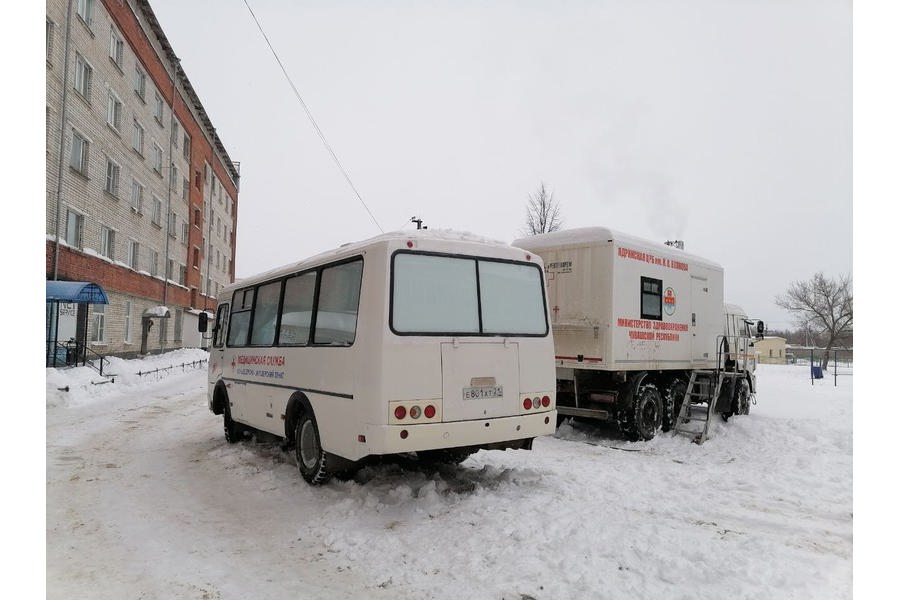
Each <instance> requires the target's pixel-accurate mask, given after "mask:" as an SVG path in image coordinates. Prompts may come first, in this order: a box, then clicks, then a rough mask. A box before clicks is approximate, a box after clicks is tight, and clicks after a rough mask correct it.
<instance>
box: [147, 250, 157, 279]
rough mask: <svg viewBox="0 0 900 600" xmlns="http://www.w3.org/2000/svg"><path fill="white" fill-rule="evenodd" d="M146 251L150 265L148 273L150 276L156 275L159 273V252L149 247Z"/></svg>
mask: <svg viewBox="0 0 900 600" xmlns="http://www.w3.org/2000/svg"><path fill="white" fill-rule="evenodd" d="M148 253H149V255H150V256H149V261H148V262H149V267H150V269H149V271H150V275H151V276H152V277H156V276H157V275H159V252H157V251H156V250H154V249H153V248H150V250H149V251H148Z"/></svg>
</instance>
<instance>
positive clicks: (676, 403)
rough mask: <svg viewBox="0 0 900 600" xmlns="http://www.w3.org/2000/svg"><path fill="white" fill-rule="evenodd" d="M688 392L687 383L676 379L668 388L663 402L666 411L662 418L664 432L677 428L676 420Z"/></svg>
mask: <svg viewBox="0 0 900 600" xmlns="http://www.w3.org/2000/svg"><path fill="white" fill-rule="evenodd" d="M686 391H687V383H685V382H684V380H683V379H674V380H672V383H670V384H669V386H668V387H667V388H666V395H665V399H664V401H663V404H664V410H663V417H662V430H663V431H669V430H670V429H672V428H673V427H675V420H676V419H678V415H679V413H680V412H681V405H682V403H683V402H684V394H685V392H686Z"/></svg>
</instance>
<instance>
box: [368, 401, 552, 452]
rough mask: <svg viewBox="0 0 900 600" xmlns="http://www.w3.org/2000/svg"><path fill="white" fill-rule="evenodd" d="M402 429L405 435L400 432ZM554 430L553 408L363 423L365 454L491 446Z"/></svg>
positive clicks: (546, 433) (547, 433)
mask: <svg viewBox="0 0 900 600" xmlns="http://www.w3.org/2000/svg"><path fill="white" fill-rule="evenodd" d="M404 431H405V432H406V437H405V438H404V437H402V436H403V432H404ZM555 432H556V410H555V409H554V410H549V411H546V412H540V413H535V414H530V415H518V416H513V417H504V418H496V419H478V420H474V421H455V422H451V423H427V424H426V423H422V424H417V425H366V438H365V439H366V442H365V444H366V446H367V450H366V452H365V453H366V454H400V453H403V452H415V451H417V450H436V449H440V448H458V447H462V446H476V447H477V446H491V445H496V444H497V443H498V442H507V441H513V440H522V439H526V438H534V437H538V436H541V435H552V434H553V433H555Z"/></svg>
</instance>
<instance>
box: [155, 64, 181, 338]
mask: <svg viewBox="0 0 900 600" xmlns="http://www.w3.org/2000/svg"><path fill="white" fill-rule="evenodd" d="M172 58H173V60H174V67H175V68H174V73H173V74H172V118H171V119H170V121H169V173H168V175H169V176H168V180H169V181H167V182H166V190H167V191H166V254H165V267H164V270H163V273H164V274H165V277H163V306H165V307H168V302H169V240H170V239H171V238H172V233H176V235H177V232H173V231H171V227H172V169H174V168H175V157H174V156H173V153H172V147H173V146H174V143H175V99H176V94H177V92H178V90H177V82H178V69H179V65H180V64H181V61H180V60H179V59H178V58H177V57H175V56H173V57H172ZM174 275H175V269H174V268H173V269H172V276H174ZM168 334H169V327H168V325H167V326H166V339H165V341H163V343H162V345H161V347H160V351H162V350H163V349H164V348H165V344H166V342H168V341H169V340H168V337H169V336H168Z"/></svg>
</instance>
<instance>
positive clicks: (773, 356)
mask: <svg viewBox="0 0 900 600" xmlns="http://www.w3.org/2000/svg"><path fill="white" fill-rule="evenodd" d="M786 346H787V340H786V339H784V338H783V337H778V336H774V335H773V336H766V337H764V338H762V339H759V340H754V342H753V349H754V350H755V351H756V361H757V362H758V363H761V364H767V365H784V364H787V348H786Z"/></svg>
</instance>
